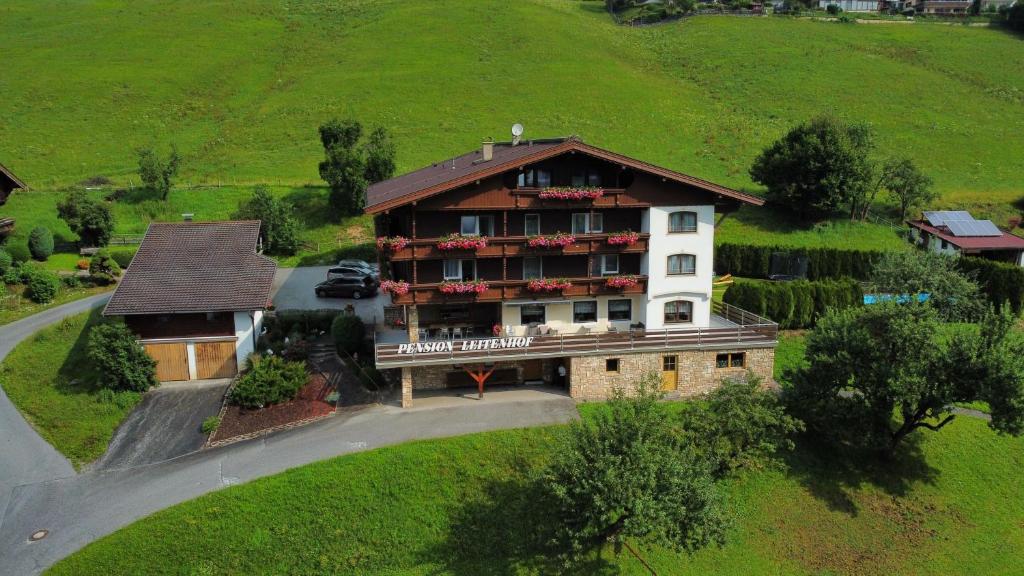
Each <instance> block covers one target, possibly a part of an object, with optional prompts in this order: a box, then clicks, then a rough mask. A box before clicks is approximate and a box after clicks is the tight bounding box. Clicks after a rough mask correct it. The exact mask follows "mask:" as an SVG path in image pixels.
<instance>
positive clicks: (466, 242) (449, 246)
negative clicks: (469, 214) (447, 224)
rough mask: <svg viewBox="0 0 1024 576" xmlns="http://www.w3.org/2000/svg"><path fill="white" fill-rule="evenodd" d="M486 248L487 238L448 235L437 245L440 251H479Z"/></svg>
mask: <svg viewBox="0 0 1024 576" xmlns="http://www.w3.org/2000/svg"><path fill="white" fill-rule="evenodd" d="M486 247H487V238H484V237H483V236H463V235H462V234H448V235H447V236H443V237H442V238H441V240H440V241H438V243H437V249H438V250H479V249H481V248H486Z"/></svg>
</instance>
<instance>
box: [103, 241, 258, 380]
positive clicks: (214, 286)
mask: <svg viewBox="0 0 1024 576" xmlns="http://www.w3.org/2000/svg"><path fill="white" fill-rule="evenodd" d="M259 231H260V223H259V221H234V222H182V223H153V224H150V226H149V229H148V230H147V231H146V236H145V238H143V240H142V245H141V246H139V251H138V252H137V253H136V254H135V258H134V259H132V262H131V264H130V265H129V267H128V270H127V272H126V273H125V275H124V278H123V279H122V280H121V283H120V285H119V286H118V287H117V290H115V291H114V295H113V296H111V298H110V302H108V303H107V306H106V308H105V309H104V310H103V315H104V316H123V317H124V319H125V323H126V324H127V325H128V327H129V328H131V329H132V331H133V332H135V333H136V334H137V335H138V337H139V342H140V343H141V344H142V345H143V347H145V349H146V352H148V353H149V355H150V356H152V357H153V359H154V360H156V361H157V379H158V380H160V381H162V382H165V381H175V380H200V379H207V378H228V377H231V376H234V375H235V374H236V373H237V372H238V371H239V369H240V368H241V367H242V366H243V365H244V363H245V360H246V358H247V357H248V356H249V354H251V353H252V352H253V351H254V350H255V349H256V339H257V338H258V337H259V334H260V331H261V329H262V323H263V312H264V310H265V309H266V307H267V306H268V305H269V302H270V291H271V287H272V285H273V281H274V272H275V271H276V269H277V264H276V263H275V262H274V261H273V260H271V259H269V258H267V257H265V256H263V255H261V254H259V253H258V251H257V250H258V246H259Z"/></svg>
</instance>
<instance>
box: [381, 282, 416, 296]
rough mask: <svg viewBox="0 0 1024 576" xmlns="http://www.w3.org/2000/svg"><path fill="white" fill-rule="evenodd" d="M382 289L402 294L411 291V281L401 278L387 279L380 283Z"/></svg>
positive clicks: (397, 294)
mask: <svg viewBox="0 0 1024 576" xmlns="http://www.w3.org/2000/svg"><path fill="white" fill-rule="evenodd" d="M380 289H381V291H382V292H387V293H390V294H394V295H395V296H402V295H403V294H408V293H409V283H408V282H403V281H401V280H385V281H383V282H381V283H380Z"/></svg>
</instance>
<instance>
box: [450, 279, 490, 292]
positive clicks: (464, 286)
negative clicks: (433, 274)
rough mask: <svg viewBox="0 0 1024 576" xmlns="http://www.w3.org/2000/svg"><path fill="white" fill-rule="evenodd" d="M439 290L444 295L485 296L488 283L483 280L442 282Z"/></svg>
mask: <svg viewBox="0 0 1024 576" xmlns="http://www.w3.org/2000/svg"><path fill="white" fill-rule="evenodd" d="M438 290H440V291H441V293H442V294H483V293H484V292H486V291H487V282H484V281H483V280H462V281H456V282H442V283H441V286H440V287H438Z"/></svg>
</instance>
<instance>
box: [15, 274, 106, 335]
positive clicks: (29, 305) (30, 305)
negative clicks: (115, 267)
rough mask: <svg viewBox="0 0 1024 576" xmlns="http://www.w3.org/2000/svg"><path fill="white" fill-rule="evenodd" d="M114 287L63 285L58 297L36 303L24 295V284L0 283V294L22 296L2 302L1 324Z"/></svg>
mask: <svg viewBox="0 0 1024 576" xmlns="http://www.w3.org/2000/svg"><path fill="white" fill-rule="evenodd" d="M113 289H114V286H88V287H86V286H83V287H80V288H68V287H66V286H61V288H60V291H59V292H58V293H57V297H56V298H54V299H53V301H52V302H48V303H46V304H36V303H35V302H33V301H31V300H29V299H28V298H25V297H24V296H22V295H23V294H24V292H25V287H24V286H23V285H20V284H19V285H16V286H6V287H5V286H2V285H0V296H20V298H18V299H16V300H15V299H4V300H3V301H2V302H0V326H3V325H4V324H10V323H11V322H14V321H15V320H20V319H22V318H25V317H27V316H31V315H33V314H36V313H38V312H42V311H43V310H46V309H47V308H53V307H54V306H60V305H61V304H67V303H68V302H71V301H73V300H80V299H82V298H86V297H88V296H94V295H96V294H102V293H103V292H106V291H108V290H113ZM15 302H16V303H15Z"/></svg>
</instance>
